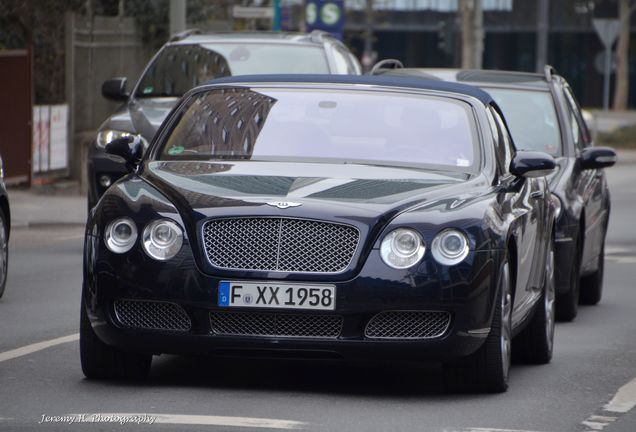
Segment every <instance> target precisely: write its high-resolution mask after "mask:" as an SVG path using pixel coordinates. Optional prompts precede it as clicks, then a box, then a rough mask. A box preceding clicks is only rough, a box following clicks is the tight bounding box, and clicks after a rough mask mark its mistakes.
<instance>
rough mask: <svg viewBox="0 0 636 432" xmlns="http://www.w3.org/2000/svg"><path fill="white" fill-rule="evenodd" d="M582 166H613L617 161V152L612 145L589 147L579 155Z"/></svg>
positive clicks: (594, 167)
mask: <svg viewBox="0 0 636 432" xmlns="http://www.w3.org/2000/svg"><path fill="white" fill-rule="evenodd" d="M579 159H580V160H581V168H583V169H598V168H607V167H611V166H612V165H614V164H615V163H616V159H617V158H616V152H615V151H614V149H613V148H611V147H588V148H586V149H585V150H583V151H582V152H581V156H579Z"/></svg>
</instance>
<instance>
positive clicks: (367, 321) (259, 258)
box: [80, 75, 556, 392]
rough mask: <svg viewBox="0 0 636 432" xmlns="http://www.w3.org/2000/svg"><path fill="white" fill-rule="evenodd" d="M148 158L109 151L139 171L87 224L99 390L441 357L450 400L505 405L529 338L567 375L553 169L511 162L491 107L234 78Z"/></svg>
mask: <svg viewBox="0 0 636 432" xmlns="http://www.w3.org/2000/svg"><path fill="white" fill-rule="evenodd" d="M129 142H132V143H133V146H132V149H131V148H130V146H129ZM141 146H142V144H141V142H140V140H139V139H133V138H131V137H125V138H122V139H119V140H116V141H113V142H112V143H110V144H109V145H108V146H107V151H108V152H109V153H110V154H112V155H118V156H120V157H122V158H124V159H125V160H126V161H127V163H128V166H129V168H130V170H131V174H130V175H128V176H127V177H124V178H123V179H122V180H121V181H120V182H118V183H117V184H116V185H114V186H113V187H111V188H110V189H108V191H106V193H105V194H104V196H103V198H102V199H101V200H100V202H99V203H98V204H97V207H96V211H93V212H91V214H90V216H89V219H88V225H87V229H86V233H87V236H86V243H85V259H84V267H85V271H84V275H85V279H84V285H83V294H82V296H83V300H82V308H81V330H80V351H81V360H82V368H83V371H84V373H85V375H86V376H87V377H89V378H140V377H144V376H145V375H146V374H147V373H148V370H149V368H150V364H151V358H152V355H153V354H160V353H176V354H184V353H219V354H234V355H241V353H243V354H244V353H253V354H257V353H259V352H260V353H264V352H270V353H273V352H275V351H277V350H278V351H280V354H281V355H285V353H295V355H301V356H308V357H324V356H325V355H327V356H331V357H336V358H343V357H344V358H360V359H370V358H385V359H393V360H396V359H398V360H399V359H402V360H404V359H408V360H412V361H415V360H426V361H428V360H441V361H443V362H444V371H445V379H446V382H447V383H448V385H449V386H451V387H453V388H460V389H471V390H480V391H495V392H498V391H504V390H506V388H507V385H508V384H507V382H508V370H509V366H510V356H511V347H512V345H511V341H512V338H513V337H516V338H517V339H516V342H515V345H514V349H515V351H516V352H517V354H519V356H520V357H522V358H524V359H525V360H526V361H529V362H532V363H547V362H549V361H550V359H551V357H552V347H553V332H554V308H553V305H554V265H553V261H554V254H553V248H554V231H553V226H554V217H555V209H556V207H555V205H556V204H555V200H554V199H553V198H552V196H551V195H550V193H549V191H548V188H547V181H546V179H545V177H544V176H545V175H546V174H548V173H550V172H551V171H552V170H553V169H554V166H555V164H554V160H553V158H552V157H551V156H550V155H548V154H546V153H541V152H522V151H515V150H514V148H513V146H512V140H511V138H510V135H509V131H508V129H507V127H506V125H505V122H504V119H503V117H502V116H501V113H500V110H499V108H498V107H497V104H496V103H495V102H494V100H493V99H492V98H491V96H490V95H488V94H487V93H485V92H483V91H481V90H479V89H477V88H474V87H471V86H465V85H461V84H452V83H444V82H431V81H423V80H418V79H415V80H413V79H405V78H396V77H368V76H336V75H331V76H330V75H304V76H303V75H287V76H286V75H276V76H249V77H232V78H223V79H220V80H216V81H213V82H212V83H210V84H207V85H204V86H201V87H197V88H195V89H194V90H192V91H190V92H188V93H187V94H186V95H185V96H184V97H183V99H182V100H181V101H180V103H179V104H178V105H177V107H176V108H175V110H174V111H173V112H172V113H171V115H170V117H169V118H168V119H166V121H165V122H164V123H163V125H162V127H161V129H160V130H159V132H158V133H157V137H156V139H155V140H154V141H153V144H152V145H151V148H150V150H149V151H148V152H147V153H146V155H145V156H144V157H143V158H142V159H140V157H141ZM97 323H99V325H96V324H97Z"/></svg>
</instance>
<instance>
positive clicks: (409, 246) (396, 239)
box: [380, 228, 426, 269]
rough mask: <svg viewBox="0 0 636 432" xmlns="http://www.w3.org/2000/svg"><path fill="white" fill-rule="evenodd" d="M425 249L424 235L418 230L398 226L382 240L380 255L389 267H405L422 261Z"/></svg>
mask: <svg viewBox="0 0 636 432" xmlns="http://www.w3.org/2000/svg"><path fill="white" fill-rule="evenodd" d="M425 250H426V247H425V246H424V241H423V240H422V236H420V234H419V233H418V232H417V231H415V230H412V229H408V228H398V229H396V230H394V231H391V232H390V233H389V234H387V235H386V237H384V240H382V244H381V246H380V256H381V257H382V260H383V261H384V262H385V263H386V265H388V266H389V267H393V268H396V269H404V268H408V267H412V266H414V265H415V264H417V263H418V262H420V260H421V259H422V257H423V256H424V251H425Z"/></svg>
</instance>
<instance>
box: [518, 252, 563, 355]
mask: <svg viewBox="0 0 636 432" xmlns="http://www.w3.org/2000/svg"><path fill="white" fill-rule="evenodd" d="M554 303H555V286H554V240H551V241H550V246H549V249H548V253H547V254H546V273H545V277H544V280H543V292H542V293H541V298H540V299H539V301H538V302H537V305H536V306H535V310H534V315H533V316H532V320H531V321H530V323H529V324H528V326H527V327H526V328H525V329H524V330H523V331H522V332H521V334H519V335H518V336H517V337H516V338H515V339H514V341H513V345H512V346H513V350H512V353H513V359H514V360H515V361H519V362H522V363H531V364H546V363H550V360H552V350H553V347H554V318H555V310H554V306H555V304H554Z"/></svg>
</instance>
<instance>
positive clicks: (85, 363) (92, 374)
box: [80, 303, 152, 381]
mask: <svg viewBox="0 0 636 432" xmlns="http://www.w3.org/2000/svg"><path fill="white" fill-rule="evenodd" d="M80 359H81V362H82V372H84V375H85V376H86V378H90V379H116V380H124V379H127V380H135V381H137V380H143V379H145V378H146V377H147V376H148V373H149V372H150V365H151V363H152V354H138V353H129V352H125V351H121V350H119V349H117V348H114V347H111V346H109V345H106V344H105V343H104V342H102V341H101V340H100V339H99V338H98V337H97V335H96V334H95V332H94V331H93V327H92V326H91V323H90V321H89V319H88V314H87V313H86V307H85V306H84V304H83V303H82V310H81V312H80Z"/></svg>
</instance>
